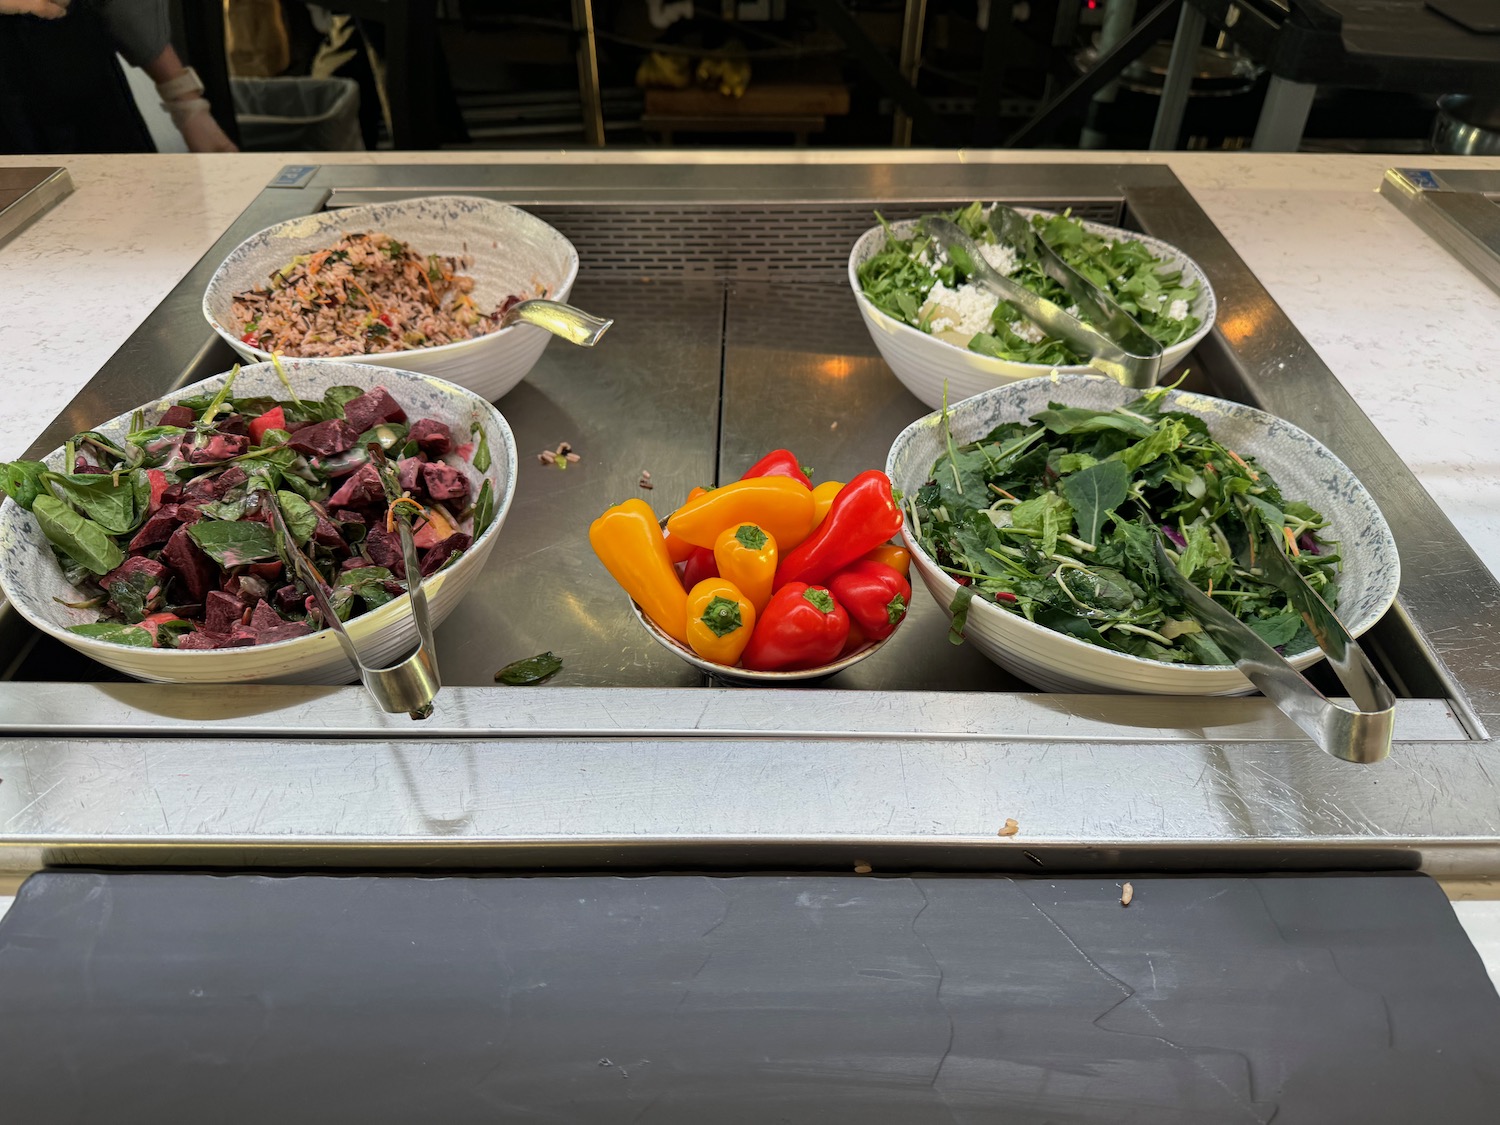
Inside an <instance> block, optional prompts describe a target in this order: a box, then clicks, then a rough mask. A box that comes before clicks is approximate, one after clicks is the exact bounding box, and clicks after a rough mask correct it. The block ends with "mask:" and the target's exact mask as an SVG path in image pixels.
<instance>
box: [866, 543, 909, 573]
mask: <svg viewBox="0 0 1500 1125" xmlns="http://www.w3.org/2000/svg"><path fill="white" fill-rule="evenodd" d="M864 557H865V558H867V559H869V560H870V561H871V562H878V563H885V565H886V566H888V567H890V568H891V569H892V570H895V571H899V572H900V574H901V577H902V578H909V577H911V552H910V551H908V550H907V549H906V548H905V547H898V546H896V544H894V543H882V544H881V545H880V546H878V547H875V548H873V549H872V550H869V551H866V552H865V554H864Z"/></svg>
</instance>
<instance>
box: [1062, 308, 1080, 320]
mask: <svg viewBox="0 0 1500 1125" xmlns="http://www.w3.org/2000/svg"><path fill="white" fill-rule="evenodd" d="M1063 312H1065V313H1067V314H1068V315H1069V316H1071V317H1072V318H1073V319H1074V320H1077V319H1078V317H1079V309H1078V306H1077V305H1069V306H1068V307H1067V308H1065V309H1063Z"/></svg>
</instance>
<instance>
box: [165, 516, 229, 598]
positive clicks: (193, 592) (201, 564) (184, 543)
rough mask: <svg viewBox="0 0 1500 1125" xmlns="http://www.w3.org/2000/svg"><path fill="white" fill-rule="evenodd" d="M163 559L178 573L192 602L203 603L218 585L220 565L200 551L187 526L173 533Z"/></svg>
mask: <svg viewBox="0 0 1500 1125" xmlns="http://www.w3.org/2000/svg"><path fill="white" fill-rule="evenodd" d="M161 557H162V561H163V562H165V563H167V564H168V565H169V566H171V568H172V569H173V570H175V571H176V572H177V577H178V578H180V579H181V580H182V585H183V587H184V589H186V590H187V592H188V597H189V598H190V599H191V600H192V601H195V602H202V601H203V599H204V598H206V597H207V596H208V592H209V591H210V590H212V589H214V588H215V587H216V586H217V585H218V582H219V567H218V564H217V563H215V562H214V561H213V560H212V559H211V558H209V557H208V556H207V555H205V554H204V553H203V552H202V551H201V550H199V549H198V544H196V543H194V542H193V540H192V539H191V537H189V535H188V533H187V528H186V527H185V526H184V527H179V528H178V529H177V530H176V531H174V532H172V535H171V537H170V538H169V539H168V540H167V545H166V546H165V547H163V548H162V550H161Z"/></svg>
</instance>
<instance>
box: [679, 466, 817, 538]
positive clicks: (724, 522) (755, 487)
mask: <svg viewBox="0 0 1500 1125" xmlns="http://www.w3.org/2000/svg"><path fill="white" fill-rule="evenodd" d="M742 523H753V524H755V525H756V526H757V527H759V528H761V529H762V530H764V531H765V532H766V533H767V534H768V535H770V536H771V537H772V538H774V539H775V540H776V544H777V546H778V547H779V548H780V549H781V550H782V551H789V550H791V549H792V548H793V547H795V546H796V545H797V544H798V543H801V542H802V540H804V539H806V538H807V537H808V536H809V535H810V534H812V529H813V527H814V526H815V521H814V519H813V496H812V491H811V490H810V489H809V488H808V487H807V486H806V485H803V484H800V483H798V482H797V481H794V480H791V479H789V478H787V477H750V478H749V479H747V480H737V481H734V482H733V483H731V484H726V485H723V486H721V487H719V488H716V489H714V490H713V491H712V492H710V493H708V494H707V495H706V496H700V497H698V498H697V499H696V500H689V501H688V502H687V503H686V504H684V505H683V506H682V507H680V508H678V509H677V510H676V511H675V512H673V513H672V515H671V516H670V517H669V518H668V519H667V530H668V531H670V532H671V533H672V535H673V536H680V537H681V538H682V539H685V540H686V541H687V542H689V543H692V544H693V545H694V546H697V547H707V548H709V549H710V550H712V549H713V546H714V544H715V543H717V542H718V541H719V536H720V535H722V534H723V533H724V530H725V529H726V528H730V527H739V525H740V524H742Z"/></svg>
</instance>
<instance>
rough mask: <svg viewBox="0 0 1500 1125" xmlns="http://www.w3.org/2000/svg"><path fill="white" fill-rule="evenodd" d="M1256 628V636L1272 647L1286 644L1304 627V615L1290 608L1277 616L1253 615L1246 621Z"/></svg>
mask: <svg viewBox="0 0 1500 1125" xmlns="http://www.w3.org/2000/svg"><path fill="white" fill-rule="evenodd" d="M1245 624H1246V625H1248V626H1250V628H1252V629H1253V630H1255V634H1256V636H1258V637H1260V639H1261V640H1263V641H1265V642H1266V644H1268V645H1270V646H1271V647H1272V648H1276V647H1277V646H1279V645H1284V644H1286V643H1287V642H1288V641H1290V640H1291V639H1292V638H1293V637H1295V636H1296V635H1297V632H1298V630H1300V629H1301V628H1302V617H1301V615H1300V614H1298V613H1295V612H1292V611H1290V610H1288V611H1287V612H1285V613H1278V614H1277V615H1276V616H1275V617H1252V618H1250V620H1248V621H1246V622H1245Z"/></svg>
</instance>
